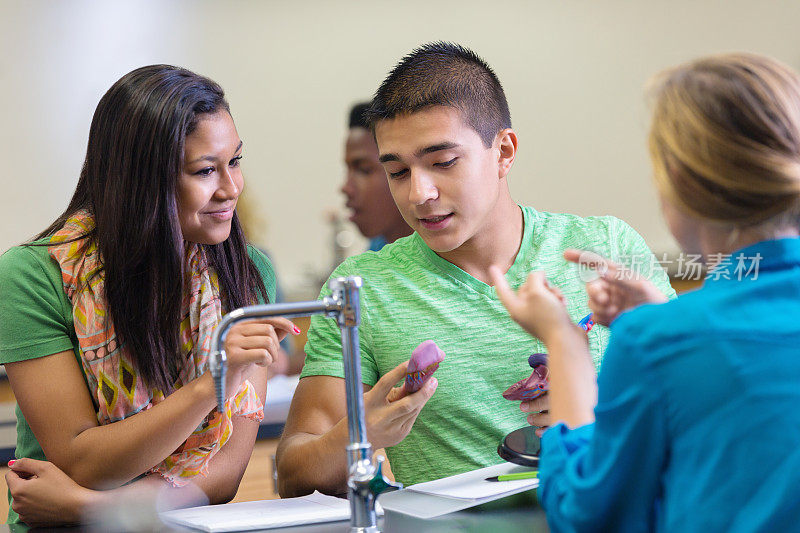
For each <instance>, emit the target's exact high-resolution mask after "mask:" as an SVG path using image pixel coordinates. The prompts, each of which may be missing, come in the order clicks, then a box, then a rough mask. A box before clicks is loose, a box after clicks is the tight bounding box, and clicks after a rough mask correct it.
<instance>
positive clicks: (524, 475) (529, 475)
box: [486, 470, 539, 481]
mask: <svg viewBox="0 0 800 533" xmlns="http://www.w3.org/2000/svg"><path fill="white" fill-rule="evenodd" d="M536 477H539V471H538V470H534V471H532V472H517V473H516V474H503V475H500V476H494V477H487V478H486V481H515V480H517V479H533V478H536Z"/></svg>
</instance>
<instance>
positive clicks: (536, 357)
mask: <svg viewBox="0 0 800 533" xmlns="http://www.w3.org/2000/svg"><path fill="white" fill-rule="evenodd" d="M528 363H529V364H530V365H531V366H532V367H533V372H531V375H530V377H528V378H525V379H523V380H521V381H517V382H516V383H514V384H513V385H511V386H510V387H509V388H508V389H506V391H505V392H504V393H503V398H505V399H506V400H512V401H517V402H519V401H526V400H533V399H534V398H538V397H539V396H541V395H542V394H544V393H545V392H547V389H548V385H549V380H548V379H547V378H548V374H549V372H548V370H547V354H543V353H535V354H533V355H531V356H530V357H529V358H528Z"/></svg>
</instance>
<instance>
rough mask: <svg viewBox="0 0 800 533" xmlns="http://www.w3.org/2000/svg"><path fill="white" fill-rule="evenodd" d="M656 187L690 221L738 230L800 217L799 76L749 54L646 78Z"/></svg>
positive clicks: (718, 58) (793, 221)
mask: <svg viewBox="0 0 800 533" xmlns="http://www.w3.org/2000/svg"><path fill="white" fill-rule="evenodd" d="M651 83H652V86H651V89H650V94H651V96H652V98H653V118H652V123H651V127H650V139H649V144H650V155H651V159H652V162H653V170H654V172H653V174H654V179H655V182H656V186H657V187H658V189H659V191H660V192H661V194H662V195H664V196H665V197H666V198H667V200H669V201H670V202H671V203H672V204H673V205H675V206H677V207H678V208H679V209H682V210H684V211H685V212H687V213H689V214H690V215H693V216H695V217H697V218H699V219H702V220H705V221H710V222H715V223H721V224H724V225H728V226H731V227H733V228H734V229H735V230H737V231H738V229H740V228H745V227H753V226H758V225H762V224H765V225H770V226H771V225H776V226H786V225H792V226H797V225H798V221H799V220H800V216H799V215H800V76H798V74H797V73H795V72H794V71H793V70H792V69H790V68H789V67H787V66H786V65H784V64H782V63H780V62H778V61H775V60H773V59H770V58H767V57H764V56H759V55H755V54H742V53H739V54H724V55H718V56H711V57H707V58H702V59H698V60H696V61H692V62H690V63H687V64H684V65H680V66H678V67H675V68H672V69H669V70H667V71H664V72H662V73H660V74H659V75H657V76H656V78H654V80H653V81H652V82H651Z"/></svg>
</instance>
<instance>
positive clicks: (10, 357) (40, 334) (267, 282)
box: [0, 241, 275, 524]
mask: <svg viewBox="0 0 800 533" xmlns="http://www.w3.org/2000/svg"><path fill="white" fill-rule="evenodd" d="M36 242H37V243H39V242H44V241H36ZM248 252H249V254H250V257H251V258H252V259H253V261H254V263H255V264H256V267H257V268H258V271H259V272H260V274H261V278H262V280H263V281H264V286H265V288H266V289H267V295H268V296H269V300H270V301H271V302H272V301H274V300H275V274H274V272H273V269H272V265H271V264H270V262H269V260H268V259H267V258H266V256H265V255H264V254H263V253H261V252H260V251H258V250H257V249H255V248H253V247H252V246H251V247H249V248H248ZM66 350H72V351H73V353H75V358H76V359H77V360H78V362H80V346H79V344H78V338H77V337H76V336H75V327H74V325H73V320H72V304H71V303H70V301H69V298H67V295H66V293H65V292H64V286H63V282H62V279H61V269H60V267H59V265H58V263H57V262H56V261H55V260H54V259H53V258H52V257H50V253H49V252H48V249H47V246H15V247H13V248H11V249H9V250H8V251H7V252H5V253H4V254H3V255H2V256H0V364H5V363H13V362H16V361H25V360H28V359H35V358H37V357H44V356H47V355H53V354H56V353H59V352H64V351H66ZM16 414H17V447H16V451H15V453H14V455H15V457H17V458H20V457H30V458H33V459H39V460H42V461H44V460H46V457H45V456H44V452H43V451H42V447H41V446H39V442H38V441H37V440H36V437H34V435H33V431H31V428H30V426H29V425H28V422H27V421H26V420H25V417H24V416H22V412H21V411H20V410H19V405H17V408H16ZM9 501H10V496H9ZM8 515H9V516H8V523H9V524H12V523H16V522H17V521H18V517H17V514H16V513H14V512H13V511H12V510H11V507H10V506H9V509H8Z"/></svg>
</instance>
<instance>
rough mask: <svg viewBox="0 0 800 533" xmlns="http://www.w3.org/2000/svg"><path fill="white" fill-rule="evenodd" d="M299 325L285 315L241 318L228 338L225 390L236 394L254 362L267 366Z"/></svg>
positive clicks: (296, 332)
mask: <svg viewBox="0 0 800 533" xmlns="http://www.w3.org/2000/svg"><path fill="white" fill-rule="evenodd" d="M289 333H291V334H293V335H298V334H299V333H300V329H299V328H298V327H297V326H295V325H294V323H292V321H291V320H288V319H286V318H264V319H255V320H247V321H244V322H239V323H237V324H236V325H234V326H233V327H231V329H230V331H229V332H228V335H227V337H226V338H225V354H226V355H227V357H228V372H227V377H226V381H225V390H226V391H228V395H229V397H230V396H233V395H234V394H236V391H237V390H239V386H240V385H241V383H242V381H244V379H245V378H244V376H245V375H246V374H247V371H248V370H249V369H250V368H251V367H252V366H254V365H258V366H268V365H270V364H271V363H272V362H273V361H275V360H277V359H278V357H279V356H280V349H281V346H280V342H281V340H283V338H284V337H286V335H288V334H289Z"/></svg>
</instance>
